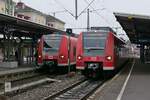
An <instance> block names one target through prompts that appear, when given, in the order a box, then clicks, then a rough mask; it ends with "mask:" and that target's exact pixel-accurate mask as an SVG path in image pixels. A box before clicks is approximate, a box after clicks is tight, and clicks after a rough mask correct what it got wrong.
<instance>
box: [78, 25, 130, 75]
mask: <svg viewBox="0 0 150 100" xmlns="http://www.w3.org/2000/svg"><path fill="white" fill-rule="evenodd" d="M124 44H125V42H123V41H122V40H120V39H119V38H117V37H116V35H115V32H114V31H113V30H112V29H111V28H109V27H99V28H98V30H97V31H90V32H82V33H80V35H79V37H78V42H77V57H76V58H77V63H76V68H77V69H79V70H82V73H83V74H84V75H85V76H87V77H93V78H96V77H100V76H108V75H110V76H111V75H112V73H113V72H114V71H115V70H116V69H118V68H119V67H120V65H121V64H123V63H124V62H125V61H127V59H126V58H122V57H121V56H120V53H121V51H122V49H123V48H124Z"/></svg>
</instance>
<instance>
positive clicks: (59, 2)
mask: <svg viewBox="0 0 150 100" xmlns="http://www.w3.org/2000/svg"><path fill="white" fill-rule="evenodd" d="M54 1H55V2H56V3H57V4H59V5H60V6H61V7H62V8H63V9H64V10H66V12H68V13H69V14H70V15H71V16H73V17H75V16H74V14H73V13H72V12H70V11H69V10H68V9H66V8H65V7H64V6H63V5H62V4H61V3H60V2H58V1H57V0H54Z"/></svg>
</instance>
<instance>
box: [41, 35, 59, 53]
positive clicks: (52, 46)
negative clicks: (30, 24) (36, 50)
mask: <svg viewBox="0 0 150 100" xmlns="http://www.w3.org/2000/svg"><path fill="white" fill-rule="evenodd" d="M61 37H62V35H59V34H50V35H44V48H43V49H44V50H43V51H44V52H45V53H46V54H50V55H52V54H57V53H58V50H59V46H60V41H61Z"/></svg>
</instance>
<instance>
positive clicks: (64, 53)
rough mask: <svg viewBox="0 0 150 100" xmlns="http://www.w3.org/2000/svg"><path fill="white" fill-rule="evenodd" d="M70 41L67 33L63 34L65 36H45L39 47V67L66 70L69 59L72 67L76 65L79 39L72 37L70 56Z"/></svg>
mask: <svg viewBox="0 0 150 100" xmlns="http://www.w3.org/2000/svg"><path fill="white" fill-rule="evenodd" d="M68 40H69V37H68V36H67V35H66V33H63V35H62V34H57V33H55V34H49V35H44V36H43V37H42V38H41V39H40V42H39V45H38V65H40V66H49V67H51V69H56V67H63V68H64V67H65V68H66V66H68V64H69V63H68V59H69V58H70V59H69V60H70V65H71V66H73V65H75V64H76V42H77V38H75V37H73V36H70V55H69V52H68V48H69V46H68V45H69V41H68Z"/></svg>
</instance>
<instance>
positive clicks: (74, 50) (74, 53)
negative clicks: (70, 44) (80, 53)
mask: <svg viewBox="0 0 150 100" xmlns="http://www.w3.org/2000/svg"><path fill="white" fill-rule="evenodd" d="M73 56H74V59H75V58H76V47H74V48H73Z"/></svg>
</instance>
